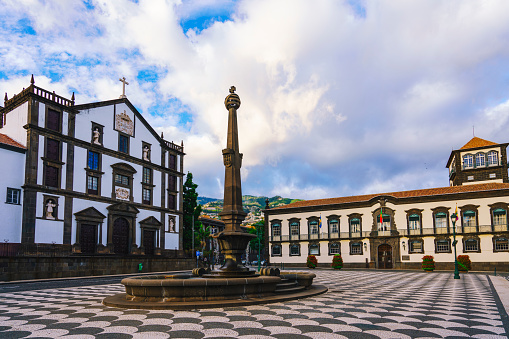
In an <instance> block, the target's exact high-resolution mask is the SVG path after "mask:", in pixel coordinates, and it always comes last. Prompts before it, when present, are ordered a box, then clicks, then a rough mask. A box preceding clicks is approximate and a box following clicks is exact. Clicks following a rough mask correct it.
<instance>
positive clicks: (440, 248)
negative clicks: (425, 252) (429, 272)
mask: <svg viewBox="0 0 509 339" xmlns="http://www.w3.org/2000/svg"><path fill="white" fill-rule="evenodd" d="M450 245H451V244H450V243H449V240H437V242H436V246H437V253H448V252H450V251H451V246H450Z"/></svg>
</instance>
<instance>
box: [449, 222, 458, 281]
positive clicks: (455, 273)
mask: <svg viewBox="0 0 509 339" xmlns="http://www.w3.org/2000/svg"><path fill="white" fill-rule="evenodd" d="M457 220H458V215H457V214H456V213H453V214H452V215H451V221H452V237H453V242H452V245H453V246H454V279H460V272H459V271H458V257H457V256H456V244H457V243H458V241H457V240H456V221H457Z"/></svg>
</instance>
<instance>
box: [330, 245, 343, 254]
mask: <svg viewBox="0 0 509 339" xmlns="http://www.w3.org/2000/svg"><path fill="white" fill-rule="evenodd" d="M334 254H341V247H340V245H339V244H338V243H336V242H335V243H332V244H329V255H334Z"/></svg>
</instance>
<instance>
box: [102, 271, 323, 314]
mask: <svg viewBox="0 0 509 339" xmlns="http://www.w3.org/2000/svg"><path fill="white" fill-rule="evenodd" d="M293 276H295V281H296V285H298V286H300V288H297V289H296V290H295V291H283V292H281V291H279V292H278V291H277V290H276V288H277V286H278V284H280V283H281V278H280V277H278V276H255V277H249V278H217V277H214V278H200V277H193V276H192V275H172V276H149V277H133V278H126V279H123V280H122V284H123V285H125V288H126V293H120V294H117V295H113V296H110V297H106V298H105V299H104V300H103V304H104V305H106V306H112V307H120V308H134V309H174V310H177V309H196V308H216V307H234V306H246V305H256V304H265V303H274V302H281V301H287V300H294V299H299V298H304V297H309V296H313V295H317V294H321V293H324V292H326V291H327V288H326V287H324V286H320V285H311V282H312V280H313V277H314V274H307V273H303V274H299V278H298V279H297V275H295V274H293Z"/></svg>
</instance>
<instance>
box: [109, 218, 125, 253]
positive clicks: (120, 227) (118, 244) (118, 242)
mask: <svg viewBox="0 0 509 339" xmlns="http://www.w3.org/2000/svg"><path fill="white" fill-rule="evenodd" d="M112 240H113V251H114V252H115V253H116V254H129V222H128V221H127V220H126V219H125V218H117V219H115V222H114V223H113V239H112Z"/></svg>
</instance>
